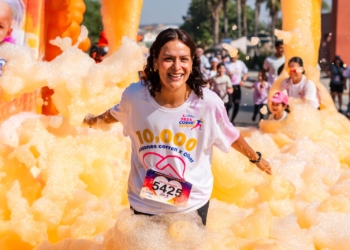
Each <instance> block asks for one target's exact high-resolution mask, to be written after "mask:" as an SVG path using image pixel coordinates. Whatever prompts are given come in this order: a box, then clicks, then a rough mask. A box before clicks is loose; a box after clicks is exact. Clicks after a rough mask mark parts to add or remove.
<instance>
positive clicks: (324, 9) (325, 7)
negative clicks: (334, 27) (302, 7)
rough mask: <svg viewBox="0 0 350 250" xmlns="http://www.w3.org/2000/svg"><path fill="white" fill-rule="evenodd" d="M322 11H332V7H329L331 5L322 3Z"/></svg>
mask: <svg viewBox="0 0 350 250" xmlns="http://www.w3.org/2000/svg"><path fill="white" fill-rule="evenodd" d="M322 10H323V11H330V10H331V7H330V6H329V4H328V3H327V2H325V1H322Z"/></svg>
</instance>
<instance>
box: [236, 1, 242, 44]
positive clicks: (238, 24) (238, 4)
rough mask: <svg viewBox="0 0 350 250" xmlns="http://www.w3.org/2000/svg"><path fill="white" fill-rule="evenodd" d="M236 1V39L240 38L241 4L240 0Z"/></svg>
mask: <svg viewBox="0 0 350 250" xmlns="http://www.w3.org/2000/svg"><path fill="white" fill-rule="evenodd" d="M236 1H237V32H238V37H241V36H242V2H241V0H236Z"/></svg>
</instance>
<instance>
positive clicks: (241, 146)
mask: <svg viewBox="0 0 350 250" xmlns="http://www.w3.org/2000/svg"><path fill="white" fill-rule="evenodd" d="M231 147H232V148H234V149H235V150H237V151H238V152H240V153H241V154H243V155H244V156H246V157H247V158H248V159H249V160H250V161H251V162H253V163H255V164H256V166H257V167H258V168H260V169H261V170H262V171H264V172H266V173H267V174H270V175H271V174H272V172H271V166H270V164H269V163H268V162H267V161H266V160H265V159H263V158H262V156H261V155H259V154H258V153H257V152H255V151H254V150H253V149H252V148H251V147H250V146H249V145H248V143H247V142H246V141H245V140H244V138H243V137H242V135H239V137H238V139H237V140H236V141H235V142H234V143H232V145H231Z"/></svg>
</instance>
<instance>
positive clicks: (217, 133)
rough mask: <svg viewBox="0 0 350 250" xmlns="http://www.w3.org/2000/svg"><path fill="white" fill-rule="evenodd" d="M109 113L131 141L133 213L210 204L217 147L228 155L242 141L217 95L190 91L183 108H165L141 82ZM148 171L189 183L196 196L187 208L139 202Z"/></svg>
mask: <svg viewBox="0 0 350 250" xmlns="http://www.w3.org/2000/svg"><path fill="white" fill-rule="evenodd" d="M111 114H112V115H113V116H114V117H115V118H116V119H117V120H118V121H120V122H121V123H122V124H123V127H124V129H123V132H124V135H125V136H129V137H130V139H131V144H132V154H131V171H130V176H129V182H128V198H129V202H130V205H131V206H132V207H133V208H134V209H135V210H137V211H139V212H143V213H149V214H161V213H183V212H191V211H195V210H197V209H198V208H200V207H202V206H203V205H204V204H205V203H206V202H207V201H208V200H209V199H210V195H211V192H212V188H213V175H212V172H211V161H212V152H213V146H214V145H215V146H217V147H218V148H219V149H221V150H222V151H224V152H229V150H230V148H231V144H232V143H233V142H234V141H236V140H237V138H238V137H239V131H238V130H237V129H236V128H235V127H234V126H233V125H232V124H231V123H230V121H229V119H228V117H227V113H226V109H225V107H224V104H223V102H222V101H221V99H220V98H219V97H218V96H217V94H215V93H214V92H212V91H211V90H209V89H207V88H203V99H200V98H198V97H197V96H196V95H195V93H194V92H193V91H192V92H191V94H190V96H189V98H188V99H187V100H186V102H185V103H183V104H182V105H181V106H179V107H177V108H165V107H162V106H160V105H159V104H158V103H157V102H156V101H155V100H154V99H153V97H152V96H151V95H150V93H149V90H148V88H147V86H144V85H143V83H142V82H138V83H134V84H131V85H130V86H129V87H128V88H127V89H126V90H125V91H124V93H123V95H122V100H121V102H120V103H119V104H118V105H116V106H115V107H113V108H112V109H111ZM158 166H159V167H158ZM148 168H152V169H153V170H156V171H158V172H161V173H163V174H167V175H172V176H177V177H178V178H184V179H185V180H186V181H187V182H190V183H191V184H192V191H191V194H190V196H189V200H188V203H187V206H186V207H176V206H172V205H168V204H163V203H160V202H157V201H153V200H148V199H143V198H141V197H140V191H141V188H142V184H143V181H144V178H145V175H146V171H147V169H148ZM160 169H163V170H160ZM172 169H175V171H173V170H172Z"/></svg>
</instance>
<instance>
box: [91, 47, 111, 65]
mask: <svg viewBox="0 0 350 250" xmlns="http://www.w3.org/2000/svg"><path fill="white" fill-rule="evenodd" d="M106 54H107V51H106V47H100V46H98V45H97V44H94V45H92V46H91V48H90V57H91V58H92V59H94V60H95V62H96V63H100V62H102V60H103V58H104V56H105V55H106Z"/></svg>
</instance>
